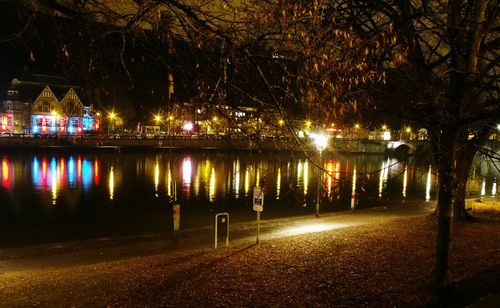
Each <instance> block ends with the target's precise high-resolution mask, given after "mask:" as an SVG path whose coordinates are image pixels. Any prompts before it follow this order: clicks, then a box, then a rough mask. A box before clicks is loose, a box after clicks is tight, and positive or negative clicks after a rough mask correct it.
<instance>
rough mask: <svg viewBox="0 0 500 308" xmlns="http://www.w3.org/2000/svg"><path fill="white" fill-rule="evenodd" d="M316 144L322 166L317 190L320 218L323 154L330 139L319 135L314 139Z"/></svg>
mask: <svg viewBox="0 0 500 308" xmlns="http://www.w3.org/2000/svg"><path fill="white" fill-rule="evenodd" d="M314 143H315V144H316V149H317V150H318V152H319V164H320V166H321V168H320V175H319V176H318V188H317V189H316V217H319V201H320V199H319V195H320V190H321V180H322V177H323V172H322V170H321V169H322V166H323V160H322V156H321V154H322V153H323V150H324V149H325V148H326V146H327V145H328V137H327V136H325V135H324V134H317V135H316V136H315V139H314Z"/></svg>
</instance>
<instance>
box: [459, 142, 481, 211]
mask: <svg viewBox="0 0 500 308" xmlns="http://www.w3.org/2000/svg"><path fill="white" fill-rule="evenodd" d="M475 154H476V150H475V147H474V146H473V145H471V144H466V145H463V146H461V147H460V150H459V151H458V152H457V169H456V181H457V187H456V188H457V189H456V192H455V197H454V201H453V218H454V219H455V220H460V221H463V220H466V221H467V220H471V219H472V215H470V214H469V213H468V212H467V211H466V208H465V198H466V197H467V182H468V179H469V174H470V170H471V168H472V163H473V162H474V156H475Z"/></svg>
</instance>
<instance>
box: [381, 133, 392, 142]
mask: <svg viewBox="0 0 500 308" xmlns="http://www.w3.org/2000/svg"><path fill="white" fill-rule="evenodd" d="M382 139H383V140H391V132H390V131H385V132H383V133H382Z"/></svg>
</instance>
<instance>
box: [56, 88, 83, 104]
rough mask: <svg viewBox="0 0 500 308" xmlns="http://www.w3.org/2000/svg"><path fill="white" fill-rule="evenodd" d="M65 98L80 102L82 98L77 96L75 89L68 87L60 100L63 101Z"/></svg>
mask: <svg viewBox="0 0 500 308" xmlns="http://www.w3.org/2000/svg"><path fill="white" fill-rule="evenodd" d="M65 100H75V101H78V102H80V103H81V102H82V100H81V99H80V98H79V97H78V95H77V94H76V92H75V90H73V88H70V89H69V91H68V92H67V93H66V95H64V97H63V98H62V99H61V102H62V101H65Z"/></svg>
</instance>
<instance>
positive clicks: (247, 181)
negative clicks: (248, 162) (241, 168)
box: [244, 167, 250, 196]
mask: <svg viewBox="0 0 500 308" xmlns="http://www.w3.org/2000/svg"><path fill="white" fill-rule="evenodd" d="M248 169H249V167H247V168H246V169H245V184H244V185H245V196H247V195H248V192H249V191H250V171H249V170H248Z"/></svg>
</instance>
